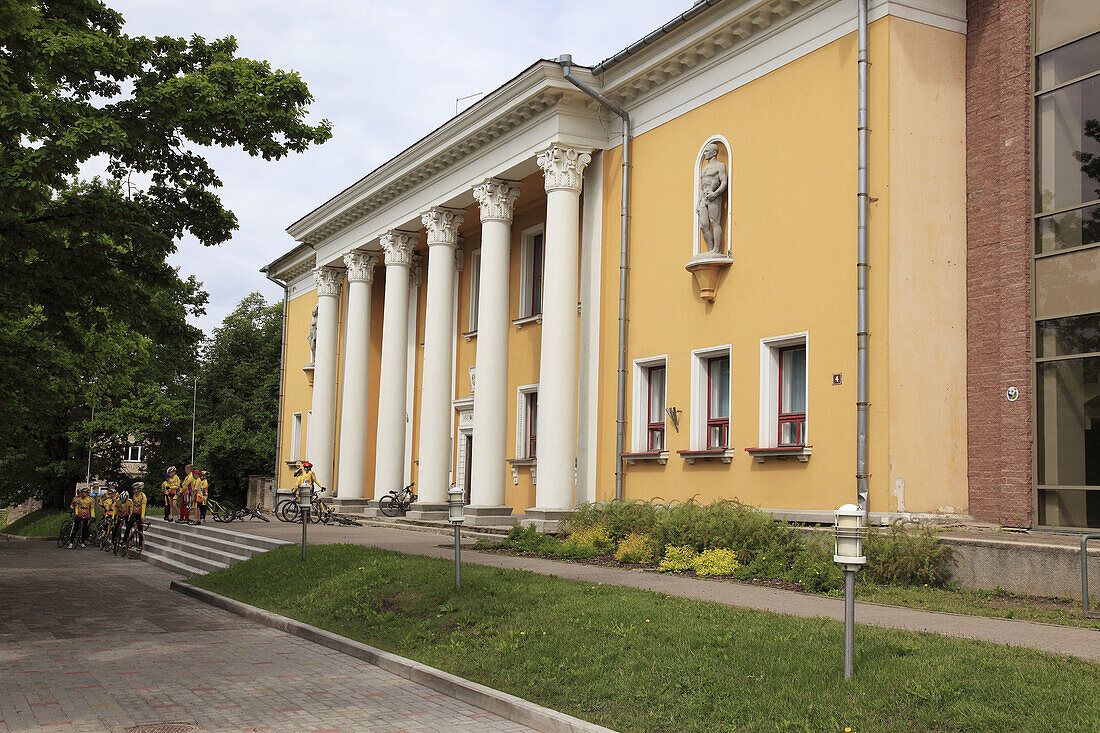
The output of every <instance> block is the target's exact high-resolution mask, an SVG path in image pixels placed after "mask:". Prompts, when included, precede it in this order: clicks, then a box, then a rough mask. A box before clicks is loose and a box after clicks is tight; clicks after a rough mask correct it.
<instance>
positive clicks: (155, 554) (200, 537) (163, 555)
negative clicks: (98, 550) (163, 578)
mask: <svg viewBox="0 0 1100 733" xmlns="http://www.w3.org/2000/svg"><path fill="white" fill-rule="evenodd" d="M148 519H149V529H148V530H146V532H145V550H144V551H143V552H142V553H141V557H142V559H143V560H145V561H146V562H148V563H151V564H152V565H156V566H157V567H160V568H164V569H165V570H171V571H172V572H174V573H180V574H181V575H186V576H188V577H191V576H194V575H205V574H206V573H212V572H214V571H215V570H220V569H221V568H225V567H229V566H230V565H236V564H237V563H239V562H243V561H244V560H247V559H249V558H250V557H253V556H255V555H260V554H262V553H264V552H267V551H268V550H274V549H275V548H277V547H282V546H283V545H287V544H291V543H289V542H285V541H283V540H276V539H269V538H267V537H257V536H255V535H249V534H243V533H241V532H232V531H230V530H227V529H221V528H220V527H211V526H208V525H205V524H204V525H201V526H195V525H188V524H177V523H175V522H165V521H164V520H163V519H158V518H156V517H149V518H148Z"/></svg>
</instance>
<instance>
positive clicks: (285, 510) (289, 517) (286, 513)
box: [279, 496, 333, 524]
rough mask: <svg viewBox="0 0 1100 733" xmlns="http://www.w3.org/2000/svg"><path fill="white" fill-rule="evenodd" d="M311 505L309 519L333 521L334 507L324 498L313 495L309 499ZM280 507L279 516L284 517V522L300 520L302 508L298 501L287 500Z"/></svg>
mask: <svg viewBox="0 0 1100 733" xmlns="http://www.w3.org/2000/svg"><path fill="white" fill-rule="evenodd" d="M309 505H310V512H309V521H311V522H315V523H320V524H328V523H329V522H330V521H332V516H333V509H332V507H330V506H328V505H327V504H325V502H324V500H322V499H321V497H319V496H314V497H312V498H311V499H310V501H309ZM279 507H280V508H279V518H280V519H282V520H283V521H284V522H291V523H294V522H297V521H299V519H300V518H301V515H300V512H301V509H300V508H299V506H298V504H297V503H296V502H293V501H285V502H283V503H282V504H280V505H279Z"/></svg>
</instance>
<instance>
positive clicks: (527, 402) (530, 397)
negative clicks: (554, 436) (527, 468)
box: [524, 392, 539, 458]
mask: <svg viewBox="0 0 1100 733" xmlns="http://www.w3.org/2000/svg"><path fill="white" fill-rule="evenodd" d="M524 409H525V410H526V414H527V418H526V419H527V425H526V428H527V457H528V458H534V457H535V447H536V436H535V427H536V425H537V424H538V413H539V393H538V392H528V393H527V394H526V395H524Z"/></svg>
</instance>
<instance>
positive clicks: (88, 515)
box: [69, 487, 95, 550]
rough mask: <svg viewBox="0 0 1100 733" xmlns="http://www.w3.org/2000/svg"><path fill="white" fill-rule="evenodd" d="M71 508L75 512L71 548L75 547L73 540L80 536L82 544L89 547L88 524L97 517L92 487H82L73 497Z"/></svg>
mask: <svg viewBox="0 0 1100 733" xmlns="http://www.w3.org/2000/svg"><path fill="white" fill-rule="evenodd" d="M69 509H71V510H72V512H73V517H74V520H73V521H74V524H73V533H72V534H71V535H69V549H70V550H71V549H73V542H74V541H75V540H76V539H77V538H78V537H79V538H80V546H81V547H87V544H85V543H86V542H87V541H88V524H89V522H91V520H93V519H95V499H93V498H92V497H91V494H90V489H88V488H87V487H85V488H83V489H81V490H80V491H78V492H77V493H76V496H74V497H73V500H72V503H71V504H69Z"/></svg>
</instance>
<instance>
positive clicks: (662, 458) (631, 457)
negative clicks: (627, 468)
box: [622, 450, 668, 466]
mask: <svg viewBox="0 0 1100 733" xmlns="http://www.w3.org/2000/svg"><path fill="white" fill-rule="evenodd" d="M622 459H623V460H624V461H626V462H627V463H628V464H630V465H631V466H633V465H634V464H635V463H637V462H638V461H642V462H648V461H656V462H657V463H660V464H661V465H662V466H663V465H665V464H666V463H668V451H667V450H653V451H645V452H644V453H623V454H622Z"/></svg>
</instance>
